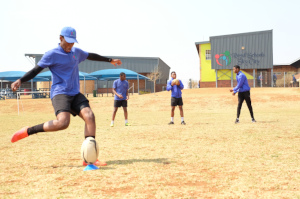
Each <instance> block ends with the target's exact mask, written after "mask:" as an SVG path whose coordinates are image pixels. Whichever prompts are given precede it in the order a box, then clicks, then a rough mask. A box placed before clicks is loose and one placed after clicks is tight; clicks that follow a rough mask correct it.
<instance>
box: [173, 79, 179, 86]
mask: <svg viewBox="0 0 300 199" xmlns="http://www.w3.org/2000/svg"><path fill="white" fill-rule="evenodd" d="M172 82H174V84H175V85H177V86H179V85H180V81H179V79H173V81H172Z"/></svg>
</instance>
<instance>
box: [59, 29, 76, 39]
mask: <svg viewBox="0 0 300 199" xmlns="http://www.w3.org/2000/svg"><path fill="white" fill-rule="evenodd" d="M60 35H61V36H64V38H65V40H66V42H68V43H75V42H76V43H78V41H77V40H76V30H75V29H74V28H71V27H64V28H63V29H62V30H61V33H60Z"/></svg>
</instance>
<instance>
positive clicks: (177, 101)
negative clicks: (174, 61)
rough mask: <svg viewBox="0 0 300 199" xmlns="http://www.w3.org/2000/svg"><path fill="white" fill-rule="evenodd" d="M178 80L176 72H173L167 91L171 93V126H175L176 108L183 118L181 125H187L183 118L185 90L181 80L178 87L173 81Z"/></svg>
mask: <svg viewBox="0 0 300 199" xmlns="http://www.w3.org/2000/svg"><path fill="white" fill-rule="evenodd" d="M174 79H176V72H175V71H173V72H171V79H170V80H169V81H168V83H167V91H171V92H172V93H171V122H170V123H169V125H170V124H174V111H175V107H176V106H178V107H179V110H180V116H181V124H183V125H185V124H186V123H185V122H184V116H183V109H182V106H183V101H182V92H181V90H182V89H183V88H184V86H183V84H182V82H181V80H179V85H176V84H175V82H174V81H173V80H174Z"/></svg>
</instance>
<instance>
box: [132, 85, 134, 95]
mask: <svg viewBox="0 0 300 199" xmlns="http://www.w3.org/2000/svg"><path fill="white" fill-rule="evenodd" d="M132 84H133V87H132V95H133V93H134V83H132Z"/></svg>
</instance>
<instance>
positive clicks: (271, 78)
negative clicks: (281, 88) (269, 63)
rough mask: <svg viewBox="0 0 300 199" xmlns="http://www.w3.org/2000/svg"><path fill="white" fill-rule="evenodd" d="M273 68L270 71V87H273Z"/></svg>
mask: <svg viewBox="0 0 300 199" xmlns="http://www.w3.org/2000/svg"><path fill="white" fill-rule="evenodd" d="M273 86H274V85H273V68H272V69H271V87H273Z"/></svg>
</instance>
